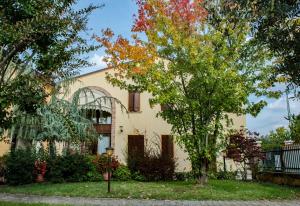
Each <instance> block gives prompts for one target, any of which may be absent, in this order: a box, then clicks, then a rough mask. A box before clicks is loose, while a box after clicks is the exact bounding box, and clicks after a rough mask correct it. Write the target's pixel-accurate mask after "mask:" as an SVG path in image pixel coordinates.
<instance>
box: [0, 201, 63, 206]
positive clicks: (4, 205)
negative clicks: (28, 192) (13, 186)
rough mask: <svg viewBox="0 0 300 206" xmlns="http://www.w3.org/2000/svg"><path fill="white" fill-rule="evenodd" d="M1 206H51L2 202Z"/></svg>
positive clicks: (47, 205) (46, 205)
mask: <svg viewBox="0 0 300 206" xmlns="http://www.w3.org/2000/svg"><path fill="white" fill-rule="evenodd" d="M0 205H1V206H50V205H49V204H44V203H17V202H1V201H0ZM51 205H53V204H51ZM55 206H67V205H55Z"/></svg>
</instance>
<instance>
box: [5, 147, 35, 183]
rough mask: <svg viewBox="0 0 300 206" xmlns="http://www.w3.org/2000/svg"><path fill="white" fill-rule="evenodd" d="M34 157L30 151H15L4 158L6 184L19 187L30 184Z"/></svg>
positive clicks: (32, 175)
mask: <svg viewBox="0 0 300 206" xmlns="http://www.w3.org/2000/svg"><path fill="white" fill-rule="evenodd" d="M34 162H35V155H34V153H33V152H32V151H31V150H30V149H17V150H15V151H14V152H11V153H9V155H8V156H7V158H6V162H5V164H6V167H7V170H6V175H5V178H6V180H7V183H8V184H11V185H21V184H28V183H32V182H33V181H34V180H35V175H34V173H33V172H34Z"/></svg>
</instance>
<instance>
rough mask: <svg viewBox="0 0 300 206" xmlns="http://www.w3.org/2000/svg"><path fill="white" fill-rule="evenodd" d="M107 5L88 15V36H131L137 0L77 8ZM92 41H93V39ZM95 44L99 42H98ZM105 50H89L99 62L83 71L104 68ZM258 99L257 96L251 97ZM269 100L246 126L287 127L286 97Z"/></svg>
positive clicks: (294, 105) (299, 108) (295, 107)
mask: <svg viewBox="0 0 300 206" xmlns="http://www.w3.org/2000/svg"><path fill="white" fill-rule="evenodd" d="M91 3H92V4H97V5H100V4H102V3H104V4H105V6H104V7H103V8H101V9H98V10H96V11H95V12H94V13H93V14H92V15H91V16H90V18H89V22H88V27H89V28H90V30H89V31H88V33H87V34H85V35H87V36H88V38H90V37H91V36H92V35H93V34H98V35H100V32H101V29H105V28H108V27H109V28H111V29H112V30H113V31H114V33H115V34H121V35H123V36H125V37H129V36H130V30H131V25H132V22H133V14H134V13H136V5H135V3H134V0H80V1H79V3H78V5H77V7H78V8H83V7H84V6H87V5H89V4H91ZM91 41H92V40H91ZM95 44H96V43H95ZM103 56H104V50H103V49H99V51H96V52H93V53H90V54H89V56H88V58H89V60H90V61H91V62H92V63H94V64H96V65H97V66H96V67H92V68H87V69H83V70H82V71H81V73H87V72H91V71H93V70H96V69H100V68H103V67H105V66H106V65H105V64H104V62H103V61H102V58H103ZM251 100H253V101H256V100H257V99H256V98H251ZM266 100H267V102H268V103H269V104H268V106H267V107H265V108H264V110H263V111H262V112H261V113H260V114H259V115H258V116H257V117H256V118H254V117H251V116H250V115H247V127H248V128H249V129H250V130H251V131H257V132H259V133H260V134H267V133H268V132H269V131H270V130H274V129H275V128H277V127H280V126H287V125H288V121H287V120H286V119H285V117H286V116H287V109H286V108H287V107H286V97H285V96H283V97H281V98H280V99H277V100H274V99H266ZM290 108H291V112H292V113H295V114H298V113H300V104H299V101H298V102H297V101H292V100H290Z"/></svg>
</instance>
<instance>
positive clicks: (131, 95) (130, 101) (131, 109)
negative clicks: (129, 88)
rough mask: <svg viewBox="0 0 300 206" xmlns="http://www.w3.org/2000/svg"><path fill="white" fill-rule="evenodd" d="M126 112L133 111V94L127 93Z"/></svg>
mask: <svg viewBox="0 0 300 206" xmlns="http://www.w3.org/2000/svg"><path fill="white" fill-rule="evenodd" d="M128 111H129V112H133V111H134V92H129V93H128Z"/></svg>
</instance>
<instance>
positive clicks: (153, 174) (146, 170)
mask: <svg viewBox="0 0 300 206" xmlns="http://www.w3.org/2000/svg"><path fill="white" fill-rule="evenodd" d="M128 165H129V168H130V170H131V172H132V173H133V174H134V173H136V172H139V174H140V175H142V176H143V177H144V178H145V180H146V181H159V180H172V179H173V177H174V170H175V161H174V159H173V158H171V157H168V156H167V157H163V156H162V155H161V154H158V153H155V152H154V151H151V150H148V151H146V152H145V154H144V156H133V157H131V158H129V159H128Z"/></svg>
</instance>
